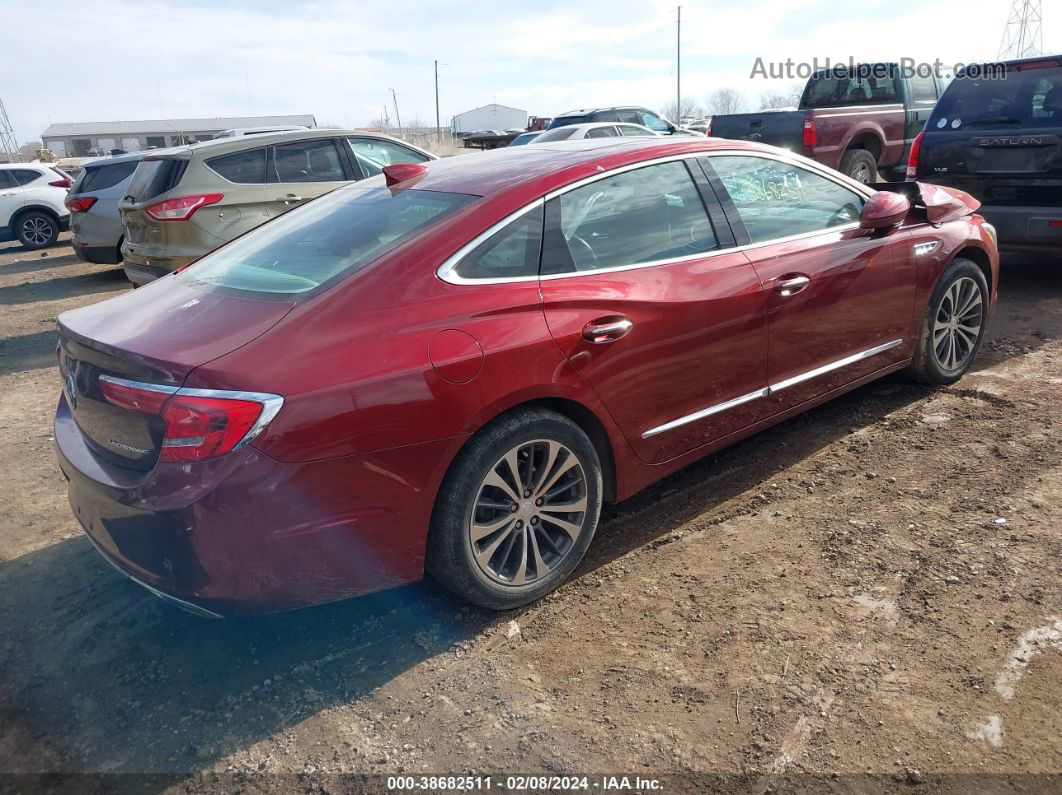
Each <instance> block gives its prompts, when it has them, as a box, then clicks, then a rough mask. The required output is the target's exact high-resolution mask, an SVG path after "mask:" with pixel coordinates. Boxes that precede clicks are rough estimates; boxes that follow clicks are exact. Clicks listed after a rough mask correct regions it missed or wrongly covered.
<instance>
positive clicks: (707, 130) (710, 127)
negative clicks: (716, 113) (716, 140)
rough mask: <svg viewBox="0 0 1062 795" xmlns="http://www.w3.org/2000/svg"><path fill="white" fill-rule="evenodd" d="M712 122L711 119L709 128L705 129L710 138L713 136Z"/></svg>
mask: <svg viewBox="0 0 1062 795" xmlns="http://www.w3.org/2000/svg"><path fill="white" fill-rule="evenodd" d="M712 123H713V122H712V121H711V120H709V122H708V128H707V129H706V130H705V131H704V134H705V135H707V136H708V137H709V138H711V137H712Z"/></svg>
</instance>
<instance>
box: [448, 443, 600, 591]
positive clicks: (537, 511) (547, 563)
mask: <svg viewBox="0 0 1062 795" xmlns="http://www.w3.org/2000/svg"><path fill="white" fill-rule="evenodd" d="M587 507H588V492H587V483H586V473H585V471H584V468H583V464H582V462H581V461H580V460H579V458H578V456H577V455H576V454H575V453H574V452H573V451H572V450H571V449H570V448H569V447H567V446H565V445H563V444H561V443H560V442H557V441H553V440H549V439H536V440H534V441H530V442H522V443H521V444H519V445H517V446H515V447H513V448H512V449H511V450H509V451H508V452H507V453H506V454H505V455H504V456H502V457H501V458H500V459H499V460H498V461H497V463H495V464H494V466H492V467H491V468H490V470H489V471H488V473H487V475H486V477H484V478H483V480H482V481H481V483H480V486H479V490H478V491H477V493H476V502H475V505H474V506H473V508H472V516H471V519H470V521H469V525H468V533H469V541H470V543H471V545H472V554H473V557H474V558H475V560H476V563H477V564H478V566H479V568H480V570H481V571H482V572H483V573H484V574H485V575H486V576H487V577H489V578H490V579H491V580H493V581H494V582H497V583H500V584H502V585H511V586H516V585H529V584H531V583H534V582H538V581H540V580H541V579H542V578H543V577H545V576H546V575H547V574H549V572H550V571H552V570H553V569H554V568H555V567H556V566H557V564H559V563H560V562H561V561H562V560H563V559H564V558H565V557H566V556H567V555H568V553H569V552H571V550H572V548H573V547H574V546H575V543H576V540H577V539H578V538H579V537H580V536H581V535H582V533H584V532H586V526H585V525H586V516H587Z"/></svg>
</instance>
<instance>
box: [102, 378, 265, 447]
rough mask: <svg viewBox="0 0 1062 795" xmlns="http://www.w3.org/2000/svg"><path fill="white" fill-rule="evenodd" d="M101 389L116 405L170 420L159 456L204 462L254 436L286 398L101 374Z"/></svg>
mask: <svg viewBox="0 0 1062 795" xmlns="http://www.w3.org/2000/svg"><path fill="white" fill-rule="evenodd" d="M99 385H100V394H101V395H103V397H104V399H105V400H106V401H107V402H108V403H111V404H112V405H115V406H118V407H119V408H123V409H127V410H129V411H139V412H141V413H144V414H155V415H157V416H160V417H162V419H163V420H164V421H165V423H166V431H165V433H164V434H163V439H162V452H160V453H159V461H177V462H188V461H204V460H206V459H208V458H217V457H218V456H222V455H225V454H226V453H231V452H233V451H235V450H239V449H240V448H242V447H244V446H245V445H247V444H248V443H249V442H250V441H251V440H252V439H254V438H255V437H256V436H258V434H260V433H261V432H262V430H263V429H264V428H265V427H266V425H268V424H269V422H270V421H271V420H272V419H273V417H275V416H276V415H277V412H278V411H280V408H281V406H283V405H284V398H282V397H280V396H279V395H269V394H264V393H258V392H226V391H222V390H215V389H187V388H183V389H177V390H174V389H171V388H170V387H157V386H155V385H153V384H141V383H137V382H135V381H126V380H125V379H121V378H113V377H111V376H107V375H102V376H100V380H99Z"/></svg>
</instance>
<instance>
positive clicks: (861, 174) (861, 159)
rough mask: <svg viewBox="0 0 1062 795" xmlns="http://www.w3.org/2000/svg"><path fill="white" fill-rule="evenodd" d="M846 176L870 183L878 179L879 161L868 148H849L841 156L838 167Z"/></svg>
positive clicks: (866, 183) (865, 183)
mask: <svg viewBox="0 0 1062 795" xmlns="http://www.w3.org/2000/svg"><path fill="white" fill-rule="evenodd" d="M838 170H839V171H840V172H841V173H842V174H844V175H845V176H846V177H851V178H852V179H854V180H855V181H856V182H862V183H863V184H864V185H868V184H870V183H871V182H877V181H878V163H877V161H876V160H875V159H874V155H872V154H870V152H868V151H867V150H866V149H849V150H848V151H847V152H845V153H844V156H843V157H841V167H840V168H839V169H838Z"/></svg>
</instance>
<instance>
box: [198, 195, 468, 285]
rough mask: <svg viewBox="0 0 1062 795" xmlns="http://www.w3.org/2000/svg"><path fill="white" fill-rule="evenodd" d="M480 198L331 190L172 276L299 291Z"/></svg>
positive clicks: (337, 275)
mask: <svg viewBox="0 0 1062 795" xmlns="http://www.w3.org/2000/svg"><path fill="white" fill-rule="evenodd" d="M477 198H478V197H476V196H468V195H465V194H460V193H442V192H438V191H421V190H403V191H396V192H394V193H392V191H390V190H388V189H387V188H372V189H369V190H359V189H352V188H347V189H343V190H337V191H333V192H332V193H329V194H326V195H325V196H323V197H321V198H320V199H316V200H314V201H312V202H309V203H308V204H306V205H303V206H302V207H297V208H295V209H294V210H292V211H291V212H288V213H285V214H284V215H282V216H281V217H280V218H277V219H276V220H275V221H271V222H269V223H268V224H265V225H264V226H262V227H260V228H259V229H257V230H256V231H255V232H254V233H253V234H250V235H244V236H243V237H238V238H236V239H235V240H233V241H232V242H231V243H229V244H228V245H225V246H222V247H221V248H219V249H217V250H216V251H214V252H213V253H211V254H208V255H207V256H205V257H203V258H202V259H201V260H199V261H198V262H196V263H195V264H194V265H193V266H191V267H190V268H188V269H187V270H185V271H183V272H181V273H180V274H178V276H177V278H178V279H179V280H181V281H185V282H196V283H199V284H203V285H208V286H211V287H218V288H221V289H225V290H235V291H239V292H248V293H259V294H269V295H274V296H284V297H288V298H297V297H298V296H300V295H305V294H308V293H310V292H312V291H314V290H316V289H317V288H318V287H321V286H323V285H326V284H328V283H330V282H332V281H334V280H335V279H338V278H340V277H342V276H346V275H348V274H351V273H354V272H355V271H358V270H361V269H362V268H364V267H366V266H367V265H369V264H370V263H372V262H373V261H374V260H377V259H379V258H380V257H382V256H383V255H384V254H387V253H388V252H389V251H392V250H394V249H395V248H397V247H398V246H399V245H401V244H402V243H405V242H406V241H407V240H410V239H411V238H413V237H414V236H416V235H418V234H420V233H422V232H423V231H424V230H426V229H428V228H429V227H431V226H433V225H435V224H437V223H439V221H441V220H442V219H443V218H445V217H446V216H448V215H450V214H451V213H453V212H455V211H457V210H459V209H460V208H462V207H464V206H466V205H467V204H469V203H471V202H473V201H475V200H476V199H477Z"/></svg>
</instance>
